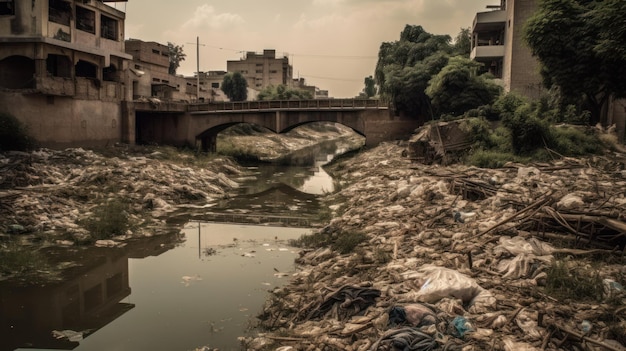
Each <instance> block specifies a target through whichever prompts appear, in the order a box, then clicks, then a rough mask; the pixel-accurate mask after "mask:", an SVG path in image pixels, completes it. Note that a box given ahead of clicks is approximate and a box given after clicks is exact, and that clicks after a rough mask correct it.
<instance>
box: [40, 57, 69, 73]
mask: <svg viewBox="0 0 626 351" xmlns="http://www.w3.org/2000/svg"><path fill="white" fill-rule="evenodd" d="M46 71H48V73H49V74H51V75H52V76H53V77H64V78H70V77H72V61H70V59H69V58H68V57H67V56H64V55H54V54H48V57H47V58H46Z"/></svg>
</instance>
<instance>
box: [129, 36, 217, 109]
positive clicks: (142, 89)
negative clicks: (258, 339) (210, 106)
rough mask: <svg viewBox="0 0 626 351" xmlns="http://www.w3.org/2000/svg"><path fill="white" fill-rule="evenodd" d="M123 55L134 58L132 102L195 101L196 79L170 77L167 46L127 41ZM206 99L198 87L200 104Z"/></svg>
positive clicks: (132, 67) (141, 41)
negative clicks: (146, 99) (151, 100)
mask: <svg viewBox="0 0 626 351" xmlns="http://www.w3.org/2000/svg"><path fill="white" fill-rule="evenodd" d="M126 53H128V54H130V55H132V58H133V60H132V62H131V64H130V67H129V68H130V69H129V71H130V73H129V76H130V81H131V86H132V98H133V100H137V99H142V98H158V99H160V100H164V101H177V102H195V101H197V100H198V83H197V81H196V79H195V78H193V79H190V78H185V77H183V76H177V75H173V74H170V73H169V66H170V59H169V48H168V46H167V45H164V44H160V43H157V42H153V41H150V42H147V41H143V40H139V39H129V40H126ZM209 96H210V94H209V93H208V92H207V90H206V89H203V88H202V87H201V89H200V100H206V99H208V98H209Z"/></svg>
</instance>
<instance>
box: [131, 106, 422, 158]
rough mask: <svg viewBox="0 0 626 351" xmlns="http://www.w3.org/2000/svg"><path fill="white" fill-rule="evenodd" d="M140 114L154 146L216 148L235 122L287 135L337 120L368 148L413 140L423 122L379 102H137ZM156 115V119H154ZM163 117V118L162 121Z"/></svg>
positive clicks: (141, 128) (142, 132) (141, 129)
mask: <svg viewBox="0 0 626 351" xmlns="http://www.w3.org/2000/svg"><path fill="white" fill-rule="evenodd" d="M134 106H135V108H136V111H137V113H142V114H144V113H145V114H146V118H142V119H141V122H142V123H139V122H140V121H139V119H138V122H137V131H138V133H137V134H138V135H149V136H154V137H153V138H151V139H153V141H154V142H157V143H158V142H164V143H170V144H174V145H198V141H200V142H201V143H202V147H203V149H204V150H208V151H211V150H215V146H216V145H215V142H216V140H217V134H218V133H219V132H220V131H222V130H224V129H226V128H228V127H230V126H233V125H235V124H239V123H249V124H254V125H258V126H261V127H264V128H267V129H269V130H271V131H273V132H275V133H284V132H287V131H289V130H292V129H294V128H296V127H298V126H301V125H303V124H307V123H312V122H335V123H339V124H342V125H344V126H346V127H348V128H351V129H352V130H354V131H355V132H357V133H358V134H360V135H362V136H365V144H366V145H367V146H375V145H378V144H379V143H380V142H382V141H388V140H398V139H406V138H408V137H409V136H410V135H411V134H412V132H413V131H414V130H415V129H416V128H417V127H418V126H419V122H420V121H419V119H415V118H408V117H406V116H395V115H394V114H393V113H390V110H389V108H388V106H387V105H384V104H383V103H381V102H380V101H378V100H358V99H355V100H351V99H345V100H343V99H326V100H294V101H292V100H289V101H245V102H227V103H215V102H211V103H201V104H191V105H185V106H184V109H181V110H178V107H176V106H170V105H169V104H160V105H158V106H152V105H149V104H147V103H146V104H144V103H140V102H135V103H134ZM148 115H150V116H155V118H151V117H148ZM157 116H162V118H156V117H157Z"/></svg>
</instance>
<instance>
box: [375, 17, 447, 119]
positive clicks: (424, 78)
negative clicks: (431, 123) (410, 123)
mask: <svg viewBox="0 0 626 351" xmlns="http://www.w3.org/2000/svg"><path fill="white" fill-rule="evenodd" d="M450 40H451V38H450V36H449V35H434V34H430V33H428V32H426V31H425V30H424V29H423V28H422V27H421V26H411V25H406V26H405V27H404V30H403V31H402V33H400V40H399V41H396V42H385V43H382V44H381V46H380V49H379V51H378V62H377V63H376V71H375V74H374V78H375V80H376V83H377V84H378V86H379V93H380V95H381V98H383V99H389V100H391V101H392V102H393V104H394V108H395V109H396V111H397V112H401V113H403V114H405V115H408V116H413V117H416V118H419V117H422V116H424V115H427V113H428V104H429V97H428V96H427V95H426V93H425V92H424V91H425V90H426V88H427V87H428V82H429V81H430V79H431V78H432V76H433V75H435V74H437V73H439V71H440V70H441V69H442V68H443V67H444V66H445V65H446V64H447V63H448V55H449V53H450V52H451V50H452V49H451V46H450Z"/></svg>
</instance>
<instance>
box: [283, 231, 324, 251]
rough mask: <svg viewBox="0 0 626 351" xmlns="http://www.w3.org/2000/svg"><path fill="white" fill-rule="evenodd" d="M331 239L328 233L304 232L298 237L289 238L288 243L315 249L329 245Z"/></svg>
mask: <svg viewBox="0 0 626 351" xmlns="http://www.w3.org/2000/svg"><path fill="white" fill-rule="evenodd" d="M331 240H332V238H331V236H330V234H327V233H324V232H322V231H317V232H314V233H313V234H304V235H302V236H300V238H298V239H293V240H289V245H290V246H293V247H300V248H306V249H317V248H320V247H324V246H328V245H330V243H331Z"/></svg>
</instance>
